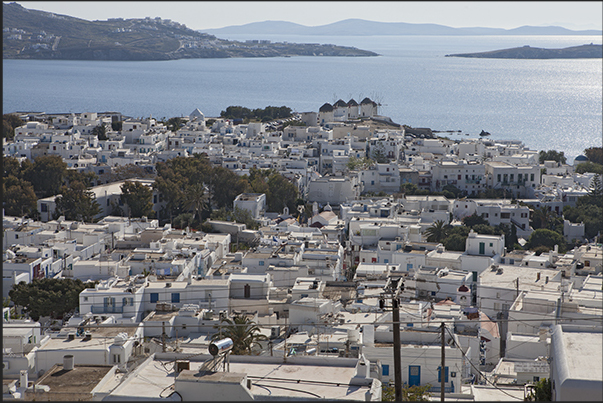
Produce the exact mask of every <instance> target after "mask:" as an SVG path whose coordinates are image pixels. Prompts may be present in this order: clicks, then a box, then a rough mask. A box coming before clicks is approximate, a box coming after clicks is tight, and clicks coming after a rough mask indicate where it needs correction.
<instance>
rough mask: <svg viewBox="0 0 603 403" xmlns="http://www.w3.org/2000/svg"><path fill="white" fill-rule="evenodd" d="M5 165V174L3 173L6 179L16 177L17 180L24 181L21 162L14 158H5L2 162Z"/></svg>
mask: <svg viewBox="0 0 603 403" xmlns="http://www.w3.org/2000/svg"><path fill="white" fill-rule="evenodd" d="M2 162H3V165H4V172H3V173H2V174H3V175H2V176H3V177H4V178H8V177H9V176H14V177H15V178H19V179H22V175H21V164H20V163H19V160H18V159H16V158H14V157H4V160H3V161H2Z"/></svg>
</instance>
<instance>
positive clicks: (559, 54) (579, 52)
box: [446, 43, 603, 59]
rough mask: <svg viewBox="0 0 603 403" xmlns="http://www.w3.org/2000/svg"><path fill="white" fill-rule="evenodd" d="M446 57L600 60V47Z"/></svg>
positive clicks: (602, 55) (602, 51) (525, 48)
mask: <svg viewBox="0 0 603 403" xmlns="http://www.w3.org/2000/svg"><path fill="white" fill-rule="evenodd" d="M446 57H478V58H485V59H601V58H603V46H602V45H593V44H592V43H591V44H590V45H582V46H572V47H569V48H563V49H543V48H533V47H530V46H528V45H526V46H523V47H520V48H511V49H502V50H493V51H489V52H479V53H457V54H453V55H446Z"/></svg>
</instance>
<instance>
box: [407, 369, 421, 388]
mask: <svg viewBox="0 0 603 403" xmlns="http://www.w3.org/2000/svg"><path fill="white" fill-rule="evenodd" d="M408 384H409V385H410V386H419V385H421V366H420V365H409V366H408Z"/></svg>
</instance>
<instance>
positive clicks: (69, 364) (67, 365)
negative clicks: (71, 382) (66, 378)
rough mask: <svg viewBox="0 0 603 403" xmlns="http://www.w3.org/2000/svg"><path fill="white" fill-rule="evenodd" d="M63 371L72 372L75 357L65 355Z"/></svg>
mask: <svg viewBox="0 0 603 403" xmlns="http://www.w3.org/2000/svg"><path fill="white" fill-rule="evenodd" d="M63 369H64V370H65V371H71V370H72V369H73V355H71V354H69V355H64V356H63Z"/></svg>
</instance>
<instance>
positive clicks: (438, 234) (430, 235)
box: [425, 220, 448, 242]
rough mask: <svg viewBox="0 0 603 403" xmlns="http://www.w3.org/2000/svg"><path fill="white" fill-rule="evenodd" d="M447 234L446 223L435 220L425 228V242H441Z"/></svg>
mask: <svg viewBox="0 0 603 403" xmlns="http://www.w3.org/2000/svg"><path fill="white" fill-rule="evenodd" d="M447 234H448V225H446V224H445V223H444V221H442V220H437V221H436V222H434V223H433V225H432V226H431V227H429V228H427V229H426V230H425V235H426V236H427V242H441V241H442V240H444V238H446V235H447Z"/></svg>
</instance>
